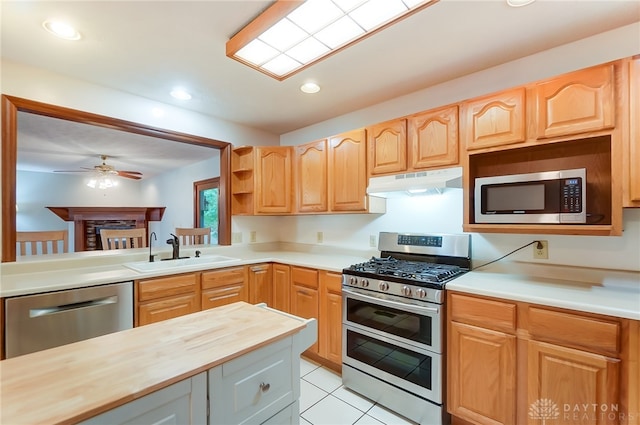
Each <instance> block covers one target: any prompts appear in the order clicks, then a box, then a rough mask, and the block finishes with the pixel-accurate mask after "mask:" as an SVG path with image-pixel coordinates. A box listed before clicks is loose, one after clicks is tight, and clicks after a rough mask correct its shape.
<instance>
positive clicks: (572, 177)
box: [474, 168, 587, 224]
mask: <svg viewBox="0 0 640 425" xmlns="http://www.w3.org/2000/svg"><path fill="white" fill-rule="evenodd" d="M586 189H587V170H586V169H584V168H578V169H574V170H559V171H545V172H541V173H529V174H512V175H507V176H495V177H479V178H477V179H476V180H475V203H474V206H475V221H476V223H558V224H560V223H565V224H568V223H586V221H587V214H586V211H585V204H586V194H587V190H586Z"/></svg>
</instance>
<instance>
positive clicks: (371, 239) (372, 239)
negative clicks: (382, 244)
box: [369, 235, 378, 248]
mask: <svg viewBox="0 0 640 425" xmlns="http://www.w3.org/2000/svg"><path fill="white" fill-rule="evenodd" d="M369 246H370V247H372V248H375V247H376V246H378V242H377V241H376V235H369Z"/></svg>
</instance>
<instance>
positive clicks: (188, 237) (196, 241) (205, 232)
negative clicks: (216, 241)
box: [175, 227, 211, 245]
mask: <svg viewBox="0 0 640 425" xmlns="http://www.w3.org/2000/svg"><path fill="white" fill-rule="evenodd" d="M175 235H176V236H177V237H178V238H179V239H180V245H204V244H210V243H211V228H210V227H189V228H185V227H176V233H175Z"/></svg>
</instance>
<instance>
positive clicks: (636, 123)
mask: <svg viewBox="0 0 640 425" xmlns="http://www.w3.org/2000/svg"><path fill="white" fill-rule="evenodd" d="M629 126H630V128H629V130H630V134H629V156H628V159H627V161H628V163H627V164H626V166H625V169H628V170H629V171H628V173H629V177H628V179H629V194H628V196H626V197H625V198H627V200H626V203H627V204H629V206H631V202H636V204H635V205H634V206H640V167H639V166H638V164H640V57H636V59H634V60H632V61H630V62H629Z"/></svg>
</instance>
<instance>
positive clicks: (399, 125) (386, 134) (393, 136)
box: [367, 119, 407, 175]
mask: <svg viewBox="0 0 640 425" xmlns="http://www.w3.org/2000/svg"><path fill="white" fill-rule="evenodd" d="M367 146H368V155H369V173H370V174H371V175H377V174H390V173H399V172H401V171H405V170H406V169H407V120H406V119H399V120H393V121H387V122H384V123H380V124H376V125H373V126H371V127H367Z"/></svg>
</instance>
